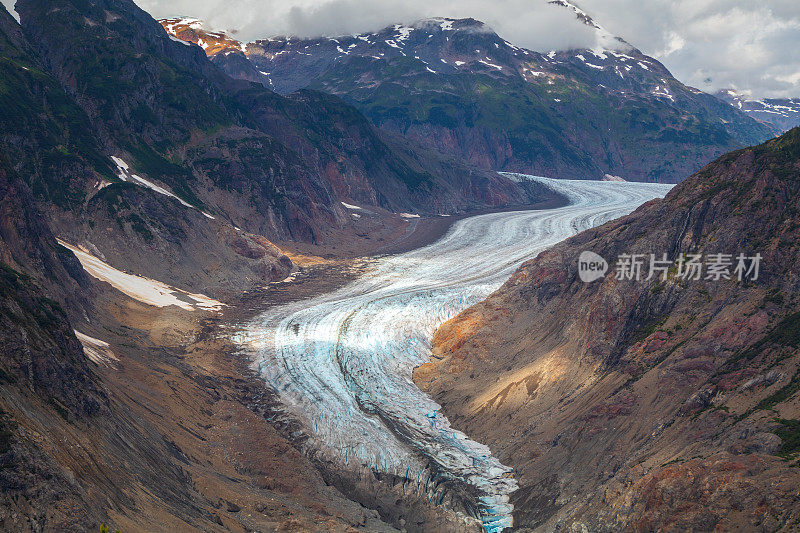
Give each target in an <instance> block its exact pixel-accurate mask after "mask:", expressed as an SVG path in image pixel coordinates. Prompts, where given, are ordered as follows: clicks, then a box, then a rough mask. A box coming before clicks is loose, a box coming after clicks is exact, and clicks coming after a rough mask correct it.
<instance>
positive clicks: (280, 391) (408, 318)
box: [235, 174, 671, 533]
mask: <svg viewBox="0 0 800 533" xmlns="http://www.w3.org/2000/svg"><path fill="white" fill-rule="evenodd" d="M506 175H507V176H508V177H509V178H511V179H515V180H535V181H538V182H539V183H541V184H543V185H545V186H546V187H549V188H550V189H552V190H554V191H556V192H559V193H561V194H563V195H564V196H566V197H567V198H568V199H569V202H568V205H566V206H564V207H559V208H554V209H545V210H538V211H516V212H503V213H492V214H485V215H480V216H475V217H472V218H467V219H464V220H461V221H459V222H456V223H455V224H454V225H453V226H452V227H451V228H450V230H449V232H448V233H447V234H446V235H445V236H444V237H442V238H441V239H440V240H439V241H437V242H435V243H433V244H431V245H429V246H426V247H423V248H419V249H416V250H413V251H411V252H408V253H403V254H399V255H395V256H387V257H379V258H375V259H374V260H373V262H372V263H371V265H370V266H369V267H368V268H367V269H366V271H365V272H364V273H363V274H362V275H361V276H360V277H359V278H358V279H357V280H355V281H353V282H351V283H350V284H348V285H347V286H345V287H343V288H341V289H339V290H336V291H334V292H332V293H329V294H325V295H321V296H318V297H314V298H312V299H308V300H303V301H298V302H293V303H289V304H285V305H281V306H277V307H275V308H271V309H269V310H268V311H266V312H264V313H263V314H261V315H260V316H258V317H256V318H255V319H253V320H251V321H249V322H248V323H246V324H244V325H243V326H242V328H241V329H240V330H239V332H238V333H237V334H236V335H235V340H236V341H237V342H238V343H239V344H240V346H241V347H242V350H243V352H245V353H247V354H249V355H250V356H251V357H252V358H253V361H254V365H255V367H256V369H257V371H258V372H259V374H260V375H261V376H262V377H263V378H264V379H265V380H266V382H267V383H268V385H269V387H271V388H272V389H273V390H274V391H275V393H276V394H277V396H278V398H279V400H280V402H281V404H282V406H283V409H284V411H285V413H286V414H287V415H288V416H290V417H291V418H292V419H293V420H294V421H296V422H299V423H300V424H301V426H302V427H303V431H304V433H306V434H307V435H308V437H309V440H308V441H307V442H306V444H305V446H307V447H309V448H310V449H312V450H313V452H314V453H315V454H321V455H322V456H323V457H324V458H325V459H326V460H328V461H331V462H332V463H333V464H336V465H338V466H339V467H341V468H343V469H345V470H348V471H353V472H357V471H359V470H360V469H361V470H372V471H374V472H379V473H382V474H391V475H395V476H398V477H399V478H401V479H404V480H407V481H408V482H409V483H413V484H416V485H417V486H419V487H424V489H425V490H429V492H431V497H430V501H442V499H443V498H444V495H443V494H441V493H440V492H442V491H444V490H446V489H445V488H441V487H446V486H447V485H448V484H456V485H458V486H461V487H463V488H464V490H462V491H461V493H462V494H467V495H469V497H470V498H471V499H472V501H470V502H465V508H467V509H471V510H472V511H473V513H472V514H474V515H475V516H474V517H473V519H474V518H479V519H480V521H481V523H482V525H483V528H484V530H485V531H487V532H489V533H494V532H499V531H502V530H503V529H505V528H507V527H510V526H511V525H512V512H513V506H512V504H511V503H510V502H509V495H510V494H511V493H512V492H513V491H514V490H516V488H517V482H516V481H515V479H514V477H513V472H512V470H511V469H510V468H508V467H506V466H504V465H503V464H501V463H500V461H498V460H497V459H496V458H495V457H493V456H492V453H491V451H490V450H489V449H488V447H486V446H485V445H483V444H480V443H478V442H475V441H473V440H471V439H470V438H469V437H468V436H467V435H465V434H464V433H462V432H460V431H458V430H456V429H453V428H452V427H450V423H449V421H448V420H447V418H446V417H445V416H444V415H443V414H442V413H441V412H440V406H439V405H438V404H437V403H436V402H434V401H433V400H432V399H431V398H429V397H428V396H427V395H426V394H425V393H423V392H422V391H420V390H419V389H418V388H417V387H416V386H415V384H414V383H413V381H412V379H411V376H412V371H413V369H414V368H415V367H417V366H419V365H421V364H423V363H425V362H427V361H428V360H429V358H430V355H431V352H430V342H431V339H432V337H433V333H434V331H435V330H436V328H437V327H438V326H440V325H441V324H442V323H444V322H445V321H447V320H449V319H451V318H453V317H454V316H456V315H457V314H458V313H459V312H461V311H463V310H464V309H466V308H467V307H469V306H471V305H474V304H476V303H478V302H480V301H481V300H483V299H485V298H486V297H487V296H488V295H489V294H491V293H492V292H493V291H495V290H496V289H497V288H499V287H500V285H501V284H502V283H503V282H504V281H505V280H506V279H507V278H508V277H509V276H510V275H511V274H512V273H513V272H514V270H515V269H516V268H517V267H518V266H519V265H520V264H522V263H523V262H524V261H526V260H528V259H531V258H533V257H535V256H536V255H537V254H538V253H539V252H541V251H542V250H544V249H546V248H548V247H550V246H553V245H554V244H556V243H558V242H560V241H562V240H564V239H566V238H568V237H570V236H571V235H574V234H576V233H578V232H580V231H583V230H585V229H588V228H591V227H594V226H598V225H600V224H603V223H605V222H607V221H609V220H612V219H615V218H618V217H620V216H623V215H625V214H628V213H630V212H631V211H633V210H634V209H635V208H636V207H638V206H639V205H641V204H643V203H645V202H647V201H649V200H651V199H653V198H658V197H663V196H664V195H665V194H666V193H667V192H668V191H669V189H670V188H671V186H670V185H660V184H644V183H629V182H597V181H573V180H554V179H547V178H541V177H534V176H525V175H520V174H506ZM443 481H445V482H447V483H442V482H443ZM404 487H405V485H404ZM431 487H432V488H431ZM437 491H439V492H437ZM465 519H466V518H465Z"/></svg>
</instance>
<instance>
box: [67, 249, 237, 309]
mask: <svg viewBox="0 0 800 533" xmlns="http://www.w3.org/2000/svg"><path fill="white" fill-rule="evenodd" d="M58 243H59V244H60V245H61V246H63V247H65V248H67V249H69V250H70V251H72V253H74V254H75V256H76V257H77V258H78V261H80V262H81V266H83V269H84V270H85V271H86V272H87V273H88V274H89V275H90V276H92V277H94V278H97V279H99V280H100V281H105V282H106V283H108V284H109V285H111V286H112V287H114V288H115V289H117V290H118V291H120V292H122V293H124V294H126V295H128V296H130V297H131V298H133V299H134V300H137V301H139V302H142V303H144V304H147V305H152V306H155V307H168V306H170V305H175V306H177V307H180V308H181V309H185V310H187V311H198V310H203V311H220V310H222V308H223V307H225V304H223V303H222V302H219V301H217V300H214V299H213V298H210V297H208V296H206V295H204V294H192V293H190V292H186V291H182V290H180V289H176V288H175V287H171V286H169V285H167V284H166V283H162V282H161V281H157V280H154V279H150V278H146V277H144V276H137V275H135V274H127V273H125V272H122V271H121V270H117V269H116V268H114V267H112V266H111V265H109V264H108V263H105V262H104V261H102V260H100V258H98V257H96V256H94V255H92V254H90V253H89V252H87V251H85V250H83V249H81V248H78V247H76V246H73V245H71V244H69V243H67V242H65V241H62V240H61V239H58Z"/></svg>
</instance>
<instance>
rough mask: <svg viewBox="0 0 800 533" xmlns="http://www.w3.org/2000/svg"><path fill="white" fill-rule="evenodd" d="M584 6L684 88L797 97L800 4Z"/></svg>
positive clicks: (740, 0) (630, 0)
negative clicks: (656, 63)
mask: <svg viewBox="0 0 800 533" xmlns="http://www.w3.org/2000/svg"><path fill="white" fill-rule="evenodd" d="M582 6H583V8H584V9H585V10H586V11H588V12H589V13H591V14H592V15H593V16H594V17H595V18H596V19H598V20H600V21H602V23H603V25H604V26H605V27H606V28H607V29H608V30H609V31H611V32H612V33H615V34H617V35H620V36H621V37H623V38H625V39H626V40H627V41H629V42H630V43H631V44H634V45H635V46H636V47H638V48H640V49H641V50H643V51H644V52H645V53H649V54H651V55H653V56H654V57H656V58H657V59H659V60H660V61H661V62H663V63H664V64H665V65H666V66H667V68H669V69H670V70H671V71H672V73H673V74H674V75H675V77H677V78H678V79H680V80H681V81H683V82H684V83H688V84H690V85H693V86H695V87H698V88H700V89H703V90H705V91H712V92H713V91H716V90H719V89H727V88H735V89H738V90H740V91H742V92H745V93H750V94H752V95H754V96H756V97H786V96H793V97H800V54H798V53H797V50H798V49H800V7H798V3H797V0H761V1H759V2H753V1H751V0H648V1H647V2H640V1H639V0H583V2H582Z"/></svg>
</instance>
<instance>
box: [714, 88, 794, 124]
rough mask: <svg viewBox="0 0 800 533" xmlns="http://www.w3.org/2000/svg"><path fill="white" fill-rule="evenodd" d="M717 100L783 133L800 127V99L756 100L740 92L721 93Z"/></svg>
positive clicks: (718, 94)
mask: <svg viewBox="0 0 800 533" xmlns="http://www.w3.org/2000/svg"><path fill="white" fill-rule="evenodd" d="M716 96H717V98H719V99H721V100H722V101H723V102H727V103H729V104H731V105H732V106H734V107H735V108H736V109H740V110H741V111H743V112H744V113H747V114H748V115H749V116H751V117H753V118H754V119H756V120H758V121H759V122H763V123H764V124H767V125H768V126H771V127H773V128H774V130H775V133H783V132H784V131H788V130H790V129H792V128H794V127H797V126H800V98H762V99H760V100H759V99H754V98H750V97H748V96H747V95H745V94H742V93H740V92H738V91H734V90H732V89H728V90H725V91H719V92H718V93H717V94H716Z"/></svg>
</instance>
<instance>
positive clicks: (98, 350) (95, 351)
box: [73, 329, 119, 366]
mask: <svg viewBox="0 0 800 533" xmlns="http://www.w3.org/2000/svg"><path fill="white" fill-rule="evenodd" d="M73 331H74V332H75V336H76V337H78V340H79V341H80V343H81V344H82V345H83V353H84V354H85V355H86V357H88V358H89V360H90V361H92V362H93V363H95V364H98V365H105V366H114V363H116V362H119V358H117V356H116V354H115V353H114V352H113V351H112V350H111V346H110V345H109V344H108V343H107V342H105V341H101V340H100V339H95V338H94V337H90V336H89V335H85V334H83V333H81V332H80V331H78V330H77V329H75V330H73Z"/></svg>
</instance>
